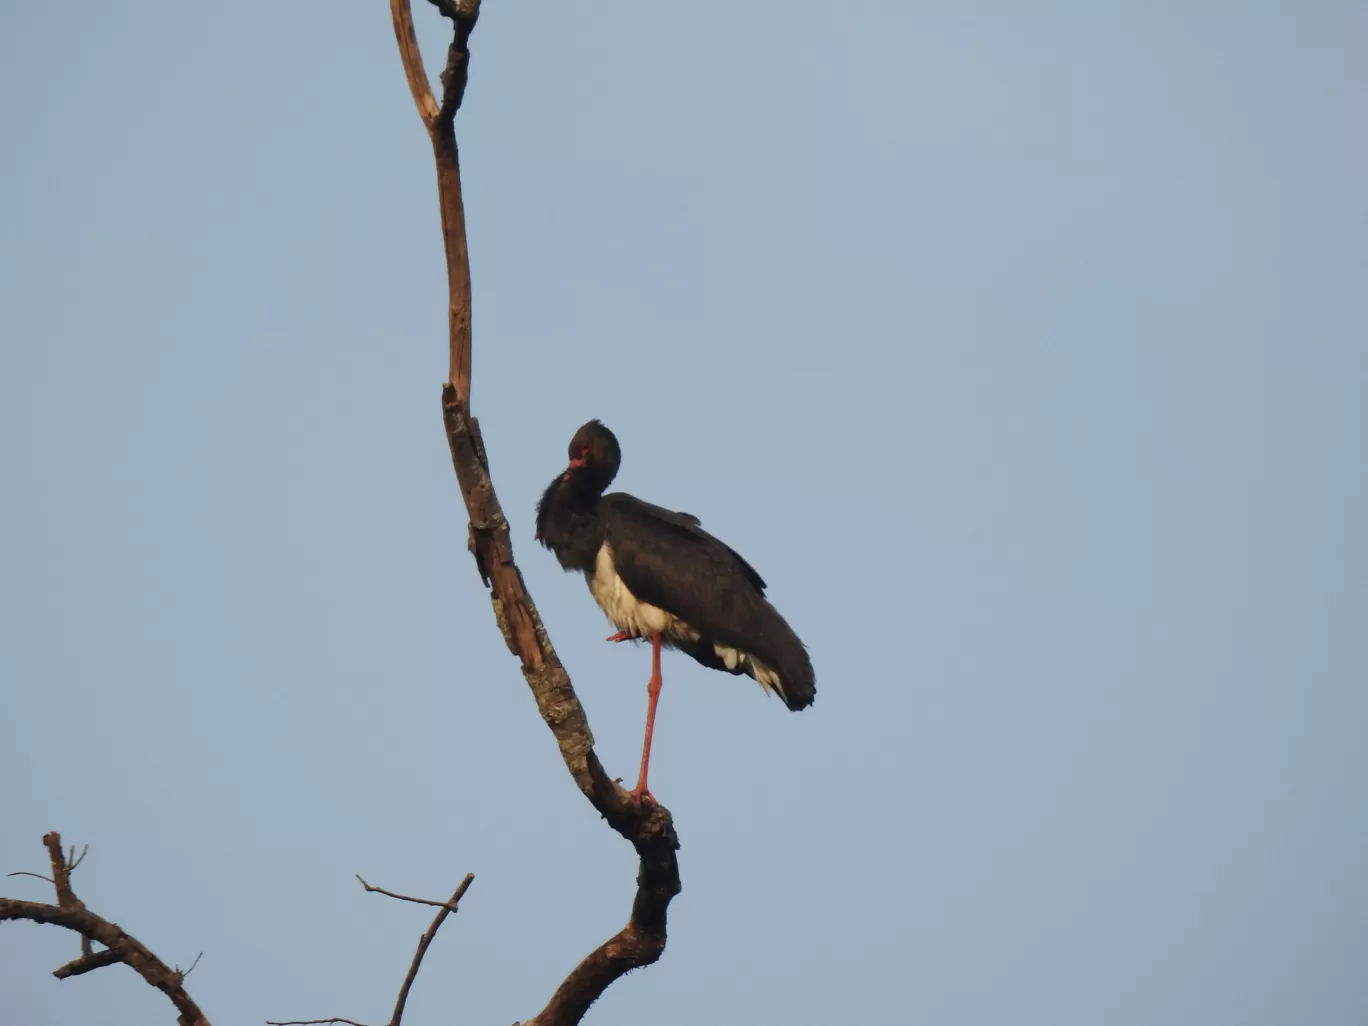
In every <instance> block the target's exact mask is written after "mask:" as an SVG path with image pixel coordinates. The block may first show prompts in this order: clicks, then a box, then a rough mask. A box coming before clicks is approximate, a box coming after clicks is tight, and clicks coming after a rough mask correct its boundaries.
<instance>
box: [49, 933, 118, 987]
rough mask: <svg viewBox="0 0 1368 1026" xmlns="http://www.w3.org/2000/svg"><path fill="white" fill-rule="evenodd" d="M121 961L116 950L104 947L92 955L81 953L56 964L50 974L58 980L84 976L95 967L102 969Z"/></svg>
mask: <svg viewBox="0 0 1368 1026" xmlns="http://www.w3.org/2000/svg"><path fill="white" fill-rule="evenodd" d="M83 939H84V938H83ZM122 961H123V958H122V956H120V954H119V953H118V952H117V951H115V950H114V949H113V948H105V949H104V950H103V951H97V952H95V953H94V954H93V955H82V956H81V957H80V958H78V959H75V960H74V961H71V962H68V963H67V964H66V965H62V966H58V967H57V968H56V969H54V970H52V975H53V976H55V977H57V979H59V980H65V979H66V978H67V977H69V976H84V975H85V974H86V973H93V972H94V971H95V970H96V969H103V968H104V967H105V966H107V965H113V964H114V963H115V962H122Z"/></svg>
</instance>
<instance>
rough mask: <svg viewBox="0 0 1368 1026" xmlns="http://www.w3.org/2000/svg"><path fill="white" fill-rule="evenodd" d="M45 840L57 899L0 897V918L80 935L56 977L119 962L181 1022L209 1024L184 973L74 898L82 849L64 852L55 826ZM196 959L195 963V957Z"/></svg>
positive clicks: (185, 1025) (194, 1025)
mask: <svg viewBox="0 0 1368 1026" xmlns="http://www.w3.org/2000/svg"><path fill="white" fill-rule="evenodd" d="M43 845H44V847H46V848H47V850H48V858H49V861H50V862H51V863H52V883H53V889H54V890H55V891H56V892H57V904H55V905H45V904H43V903H42V902H37V901H20V900H18V899H16V898H0V921H5V920H19V919H27V920H28V921H29V922H32V923H48V924H51V925H53V926H61V927H65V928H66V929H68V930H71V931H72V932H74V933H77V934H80V936H81V941H82V943H81V957H80V958H78V959H76V960H75V961H72V962H68V963H67V964H66V965H63V966H60V967H59V968H58V969H56V970H55V971H54V972H53V975H54V976H56V977H57V978H58V979H59V980H64V979H67V978H68V977H71V976H80V975H83V974H84V973H88V972H94V971H95V970H96V969H101V968H103V967H105V966H107V965H113V964H114V963H116V962H122V963H123V964H124V965H126V966H128V967H129V968H130V969H132V970H133V971H134V972H136V973H137V974H138V975H139V976H141V977H142V978H143V979H144V980H146V981H147V982H148V983H149V984H150V985H151V986H153V987H156V988H157V989H158V990H159V991H161V992H162V993H163V994H165V995H166V996H167V997H168V998H169V999H170V1000H171V1003H172V1004H173V1005H175V1006H176V1010H177V1011H178V1012H179V1013H180V1015H179V1016H178V1017H177V1021H178V1022H179V1023H180V1026H209V1020H208V1019H206V1018H205V1016H204V1013H203V1012H202V1011H200V1008H199V1006H198V1005H197V1004H195V1002H194V1000H193V999H192V998H191V997H190V995H189V994H188V993H186V990H185V986H184V982H185V974H184V973H182V972H181V971H180V970H179V969H172V968H171V967H170V966H168V965H167V964H166V963H165V962H163V961H162V960H161V959H159V958H158V957H157V956H156V955H154V954H153V953H152V952H151V951H150V950H149V949H148V947H147V946H146V945H145V944H143V943H142V942H141V941H139V940H138V939H137V938H136V937H133V936H130V935H129V934H127V933H124V931H123V930H122V929H120V928H119V927H118V926H116V925H115V924H113V923H111V922H109V921H108V920H107V919H104V918H102V917H100V916H97V915H96V914H95V913H94V912H91V911H90V910H89V909H87V908H86V907H85V904H84V903H83V902H82V901H81V900H80V899H79V898H77V897H76V892H75V891H74V890H73V889H72V887H71V871H72V870H73V869H75V868H76V866H77V865H79V864H80V862H81V859H83V858H84V857H85V852H84V851H83V852H82V853H81V855H80V856H79V857H78V856H77V855H76V852H75V849H74V848H73V849H72V851H71V854H70V855H67V854H64V853H63V851H62V838H61V835H60V834H58V833H56V832H55V831H54V832H52V833H50V834H46V835H45V836H44V837H43ZM28 875H31V876H36V875H38V874H36V873H35V874H28ZM92 941H94V942H96V943H98V944H102V945H104V948H105V950H103V951H95V952H92V950H91V942H92ZM195 961H196V962H198V961H199V959H196V960H195ZM191 968H192V969H193V968H194V966H191Z"/></svg>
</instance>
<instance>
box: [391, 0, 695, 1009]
mask: <svg viewBox="0 0 1368 1026" xmlns="http://www.w3.org/2000/svg"><path fill="white" fill-rule="evenodd" d="M432 2H433V3H434V5H435V6H436V7H437V8H438V9H439V10H440V11H441V13H442V14H443V15H444V16H445V17H447V18H448V19H450V20H451V22H452V25H453V38H452V44H451V47H450V49H449V50H448V52H447V65H446V69H445V70H444V71H443V73H442V85H443V93H442V101H441V103H440V104H438V103H437V102H436V101H435V100H434V99H433V96H432V89H431V86H430V85H429V83H428V77H427V72H426V71H425V70H424V68H423V61H422V56H421V55H420V54H419V52H418V44H417V41H416V38H415V36H414V32H413V16H412V13H411V11H410V7H409V2H408V0H391V2H390V10H391V13H392V14H393V17H394V31H395V36H396V38H397V39H398V42H399V55H400V58H401V60H402V61H403V65H404V73H405V75H406V77H407V78H408V82H409V89H410V91H411V92H412V94H413V99H414V103H415V104H416V106H417V108H418V114H419V116H420V117H421V118H422V120H423V124H424V125H425V126H426V127H427V130H428V135H429V137H430V139H431V141H432V150H433V157H434V159H435V161H436V167H437V201H438V206H439V208H440V210H441V216H442V242H443V247H444V249H445V252H446V260H447V283H448V312H449V328H450V330H449V338H448V348H449V357H450V359H449V374H448V380H447V383H446V385H445V386H444V387H443V390H442V415H443V421H444V423H445V426H446V434H447V441H448V443H449V445H450V448H451V459H452V465H453V467H454V468H455V471H456V478H457V481H458V482H459V483H460V487H461V497H462V498H463V499H464V501H465V506H466V511H467V513H468V514H469V517H470V551H471V553H472V554H473V555H474V557H475V565H476V568H477V569H478V570H479V573H480V577H481V579H482V580H483V581H484V583H485V586H486V587H488V588H489V589H490V591H491V595H490V599H491V602H492V604H493V606H494V619H495V621H496V622H497V623H498V625H499V629H500V631H501V632H502V633H503V636H504V641H505V643H506V644H507V645H508V649H509V651H510V652H512V653H513V654H514V655H515V656H517V657H518V659H519V660H520V661H521V663H522V672H523V676H524V677H525V678H526V679H527V684H528V686H529V687H530V688H531V689H532V695H533V697H534V698H535V699H536V702H537V709H538V711H539V712H540V713H541V716H542V719H543V720H544V721H545V722H546V725H547V727H549V728H550V730H551V733H552V734H553V735H554V737H555V738H556V743H557V744H558V745H559V747H560V751H561V757H562V759H563V760H564V762H565V766H566V769H568V770H569V771H570V776H571V777H572V778H573V779H574V781H575V784H576V786H578V787H579V789H580V791H581V792H582V793H583V794H584V796H585V797H586V798H588V799H589V801H590V802H592V803H593V805H594V808H596V809H597V810H598V811H599V813H600V814H601V815H602V816H603V818H604V819H606V820H607V821H608V824H609V825H610V826H611V827H612V828H613V829H614V830H616V831H617V832H618V833H620V834H621V835H622V836H623V837H625V838H626V839H627V840H628V841H630V842H631V843H632V845H633V846H634V847H635V848H636V851H637V854H638V856H639V858H640V860H641V866H640V871H639V873H638V875H637V892H636V898H635V900H634V901H633V903H632V914H631V917H630V918H629V919H628V921H627V925H626V926H624V927H623V928H622V930H620V931H619V932H618V933H617V934H615V935H614V936H613V937H611V938H609V939H608V940H607V941H605V942H604V943H603V944H601V945H599V947H598V948H596V949H595V950H594V951H593V952H591V953H590V954H589V956H588V957H587V958H585V959H584V961H583V962H581V963H580V964H579V965H578V966H577V967H576V968H575V969H574V970H572V971H571V973H570V975H569V976H568V977H566V979H565V982H563V983H562V984H561V986H560V988H559V989H558V990H557V991H556V993H555V995H554V996H553V997H552V998H551V1001H550V1003H549V1004H548V1005H547V1006H546V1007H545V1008H544V1009H543V1010H542V1011H541V1012H540V1013H539V1014H538V1015H537V1016H536V1017H535V1018H534V1019H532V1020H529V1022H528V1024H527V1026H534V1024H535V1026H572V1024H574V1023H578V1022H579V1021H580V1019H581V1018H582V1017H583V1016H584V1013H585V1011H586V1010H587V1009H588V1008H589V1006H590V1005H591V1004H592V1003H593V1002H594V1001H595V1000H596V999H597V998H598V997H599V995H600V994H602V993H603V991H604V990H606V989H607V988H608V986H609V985H610V984H611V983H612V982H613V981H614V980H616V979H618V978H619V977H621V976H622V975H624V974H625V973H627V972H629V971H631V970H632V969H636V968H639V967H641V966H645V965H649V964H650V963H652V962H654V961H655V960H656V959H658V958H659V957H660V955H661V952H662V951H664V949H665V939H666V935H665V920H666V908H667V906H668V905H669V903H670V899H671V898H673V897H674V896H675V895H676V894H678V893H679V890H680V882H679V864H678V860H677V859H676V856H675V852H676V851H677V849H678V848H679V841H678V838H677V837H676V835H675V830H674V821H673V819H672V818H671V816H670V813H669V811H668V810H666V809H665V808H664V807H663V806H660V805H649V804H647V805H637V804H636V803H634V802H633V801H632V799H631V798H630V797H629V796H628V794H627V792H626V790H624V789H623V788H622V787H620V786H618V785H617V783H615V782H614V781H613V779H612V778H610V777H609V776H608V774H607V772H605V770H604V768H603V766H602V764H601V763H600V762H599V760H598V756H597V755H595V754H594V737H593V734H592V733H591V732H590V730H589V722H588V719H587V718H586V717H585V714H584V708H583V706H581V704H580V701H579V698H578V696H577V695H576V694H575V689H574V687H573V686H572V685H571V682H570V676H569V674H568V673H566V671H565V667H564V666H563V665H562V664H561V661H560V657H559V656H558V655H557V654H556V651H555V649H554V648H553V647H552V644H551V639H550V637H549V636H548V635H547V633H546V628H545V627H544V625H543V624H542V621H541V617H540V616H539V615H538V613H537V607H536V604H535V603H534V602H533V601H532V596H531V595H529V594H528V592H527V587H526V585H525V584H524V582H523V578H522V574H521V572H520V571H519V570H518V567H517V565H516V563H515V562H514V560H513V543H512V539H511V537H510V534H509V528H508V520H507V518H506V517H505V516H504V513H503V509H502V508H501V507H500V505H499V499H498V496H497V495H496V494H495V491H494V484H493V481H492V480H491V479H490V471H489V460H488V457H487V455H486V452H485V446H484V442H483V440H482V438H481V437H480V427H479V423H478V421H476V420H475V418H474V417H472V416H471V415H470V408H471V407H470V362H471V361H470V342H471V332H470V323H471V322H470V254H469V250H468V248H467V245H466V231H465V208H464V205H463V202H462V198H461V173H460V160H459V153H458V150H457V146H456V133H455V115H456V112H457V110H458V109H459V108H460V105H461V101H462V99H463V98H464V95H465V86H466V81H467V77H468V73H469V64H470V53H469V49H468V42H469V38H470V32H471V30H472V29H473V28H474V27H475V21H476V19H477V18H478V16H479V10H480V4H479V0H432Z"/></svg>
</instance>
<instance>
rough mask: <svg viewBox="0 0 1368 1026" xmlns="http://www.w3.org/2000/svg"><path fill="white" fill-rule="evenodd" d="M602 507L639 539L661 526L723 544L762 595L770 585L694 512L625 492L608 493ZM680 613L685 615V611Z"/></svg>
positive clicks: (697, 539)
mask: <svg viewBox="0 0 1368 1026" xmlns="http://www.w3.org/2000/svg"><path fill="white" fill-rule="evenodd" d="M599 510H600V513H601V514H603V515H604V516H606V517H607V518H609V520H610V522H611V519H612V518H613V517H615V516H616V517H618V518H619V519H621V520H622V523H621V525H620V527H621V531H620V532H619V533H623V532H626V534H628V535H629V536H631V537H633V538H634V539H637V540H639V538H638V536H639V535H640V533H641V531H642V530H645V531H650V530H652V529H654V528H656V527H658V528H660V529H664V528H669V529H672V530H673V531H674V532H676V533H677V534H678V535H679V536H681V539H682V540H688V541H693V542H695V543H702V544H703V545H704V546H720V547H721V548H722V549H723V550H724V551H725V552H726V553H727V554H728V555H730V556H731V558H732V559H733V560H734V561H735V562H736V566H737V567H738V568H739V569H740V571H741V573H742V574H743V575H744V576H745V578H746V580H747V581H749V582H750V584H751V587H753V588H754V589H755V590H756V591H758V592H759V593H760V595H761V597H762V598H763V597H764V594H765V588H767V587H768V585H767V584H765V579H764V578H763V577H761V576H760V575H759V574H758V573H757V572H756V570H755V567H753V566H751V565H750V564H749V563H747V562H746V561H745V559H743V558H742V556H741V553H739V552H737V551H736V550H735V549H734V548H732V547H731V546H730V545H728V544H726V543H725V542H723V541H721V540H719V539H717V538H714V537H713V536H712V535H710V534H709V533H708V532H707V531H705V530H703V521H701V520H699V519H698V517H696V516H694V515H693V514H692V513H677V512H675V511H674V510H669V509H666V508H665V507H664V506H657V505H655V504H654V503H650V502H643V501H642V500H641V499H638V498H637V497H636V496H635V495H628V494H627V493H626V492H614V493H613V494H611V495H605V496H604V497H603V498H602V499H601V500H600V504H599ZM633 527H635V528H636V530H632V528H633ZM664 536H665V532H664V531H663V530H661V537H662V538H663V537H664ZM610 540H611V539H610ZM677 540H679V539H677ZM613 551H614V552H616V551H617V546H616V545H615V546H614V547H613ZM615 562H616V560H615ZM623 583H624V584H626V585H627V587H629V588H632V584H631V582H630V581H628V580H627V579H626V578H625V577H624V578H623ZM632 594H634V595H637V596H638V597H640V598H643V599H646V601H647V602H650V603H651V604H652V605H660V603H658V602H655V601H654V600H652V599H650V598H647V597H646V596H645V595H641V594H640V593H639V592H637V590H636V589H635V588H632ZM660 608H661V609H666V608H668V607H667V606H660ZM679 615H681V616H682V615H683V614H679Z"/></svg>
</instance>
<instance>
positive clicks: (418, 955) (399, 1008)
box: [367, 873, 475, 1026]
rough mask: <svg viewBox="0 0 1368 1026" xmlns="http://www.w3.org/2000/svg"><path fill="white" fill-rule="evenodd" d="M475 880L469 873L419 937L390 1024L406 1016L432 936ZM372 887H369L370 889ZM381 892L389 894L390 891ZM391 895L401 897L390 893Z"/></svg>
mask: <svg viewBox="0 0 1368 1026" xmlns="http://www.w3.org/2000/svg"><path fill="white" fill-rule="evenodd" d="M474 880H475V874H474V873H467V874H466V878H465V879H464V880H462V881H461V885H460V886H459V887H457V888H456V891H455V893H454V894H452V896H451V899H450V900H449V901H447V903H446V904H444V905H442V906H441V910H440V911H439V912H438V913H437V915H436V916H435V917H434V918H433V920H432V925H431V926H429V927H428V928H427V933H425V934H423V936H422V937H420V938H418V950H417V951H415V952H414V953H413V962H412V963H411V964H410V965H409V971H408V975H407V976H405V977H404V983H403V986H401V987H400V988H399V998H398V1000H396V1001H395V1002H394V1014H393V1015H391V1016H390V1026H399V1024H400V1023H401V1022H402V1021H403V1018H404V1006H405V1005H406V1004H408V996H409V990H410V989H411V988H412V987H413V981H414V980H416V979H417V978H418V967H419V966H421V965H422V964H423V956H424V955H426V954H427V949H428V945H430V944H431V943H432V938H434V937H436V936H437V930H438V929H439V928H440V927H441V925H442V923H444V922H446V917H447V916H449V915H451V913H453V912H455V911H456V905H457V903H458V902H460V900H461V897H462V896H463V895H464V894H465V892H466V891H467V890H468V889H469V888H470V885H471V884H472V883H473V882H474ZM369 889H370V888H367V890H369ZM381 893H384V894H389V892H388V891H383V892H381ZM390 897H400V896H399V895H390ZM401 900H403V901H413V900H415V899H413V898H402V899H401ZM425 904H434V905H435V904H440V903H439V902H425Z"/></svg>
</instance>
